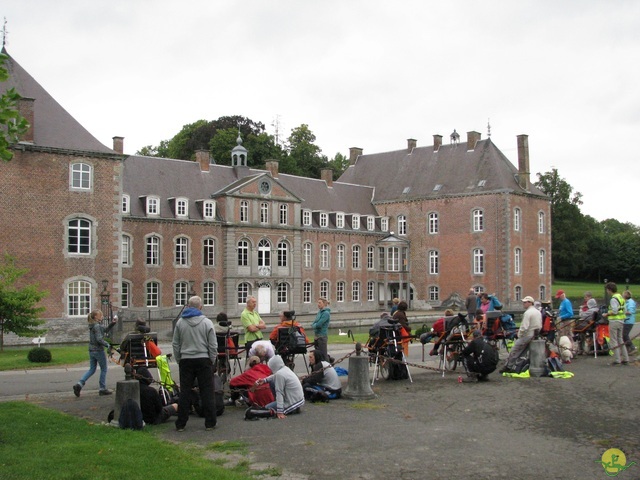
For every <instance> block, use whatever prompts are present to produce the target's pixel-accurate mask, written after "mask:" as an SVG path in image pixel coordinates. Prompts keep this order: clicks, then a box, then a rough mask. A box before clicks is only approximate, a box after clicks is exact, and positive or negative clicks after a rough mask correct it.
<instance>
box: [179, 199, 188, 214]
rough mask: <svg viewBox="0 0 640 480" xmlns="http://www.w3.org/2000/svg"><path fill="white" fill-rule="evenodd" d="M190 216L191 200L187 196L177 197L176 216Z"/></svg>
mask: <svg viewBox="0 0 640 480" xmlns="http://www.w3.org/2000/svg"><path fill="white" fill-rule="evenodd" d="M188 216H189V200H187V199H186V198H178V199H176V217H180V218H187V217H188Z"/></svg>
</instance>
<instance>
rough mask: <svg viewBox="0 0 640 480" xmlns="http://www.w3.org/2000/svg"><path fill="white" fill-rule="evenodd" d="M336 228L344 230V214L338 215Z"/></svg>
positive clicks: (339, 213)
mask: <svg viewBox="0 0 640 480" xmlns="http://www.w3.org/2000/svg"><path fill="white" fill-rule="evenodd" d="M336 228H344V213H342V212H338V213H336Z"/></svg>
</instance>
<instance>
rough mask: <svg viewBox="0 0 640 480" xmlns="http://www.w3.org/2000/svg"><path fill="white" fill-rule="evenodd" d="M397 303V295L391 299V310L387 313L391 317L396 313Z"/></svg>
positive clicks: (398, 301)
mask: <svg viewBox="0 0 640 480" xmlns="http://www.w3.org/2000/svg"><path fill="white" fill-rule="evenodd" d="M399 303H400V299H399V298H398V297H396V298H394V299H393V300H391V311H390V312H389V315H391V316H392V317H393V314H394V313H396V310H398V304H399Z"/></svg>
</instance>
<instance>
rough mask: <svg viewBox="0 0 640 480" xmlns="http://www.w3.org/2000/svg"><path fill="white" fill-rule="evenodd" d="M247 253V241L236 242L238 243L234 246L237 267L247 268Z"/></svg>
mask: <svg viewBox="0 0 640 480" xmlns="http://www.w3.org/2000/svg"><path fill="white" fill-rule="evenodd" d="M249 251H250V245H249V241H248V240H246V239H241V240H238V243H237V244H236V253H237V255H236V259H237V266H238V267H247V266H249Z"/></svg>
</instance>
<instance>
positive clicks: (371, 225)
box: [367, 215, 376, 232]
mask: <svg viewBox="0 0 640 480" xmlns="http://www.w3.org/2000/svg"><path fill="white" fill-rule="evenodd" d="M375 229H376V217H374V216H373V215H369V216H367V230H369V231H370V232H373V231H374V230H375Z"/></svg>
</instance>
